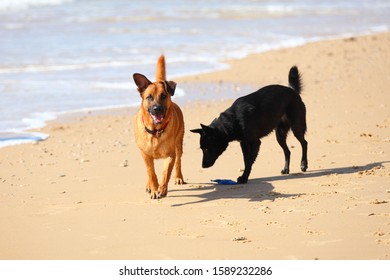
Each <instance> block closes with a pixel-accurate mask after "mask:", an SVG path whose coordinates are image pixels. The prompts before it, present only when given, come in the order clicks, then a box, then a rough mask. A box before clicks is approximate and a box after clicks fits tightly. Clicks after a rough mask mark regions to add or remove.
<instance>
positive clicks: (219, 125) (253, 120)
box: [193, 66, 307, 183]
mask: <svg viewBox="0 0 390 280" xmlns="http://www.w3.org/2000/svg"><path fill="white" fill-rule="evenodd" d="M288 80H289V84H290V87H286V86H282V85H270V86H266V87H263V88H261V89H259V90H258V91H256V92H253V93H251V94H248V95H246V96H243V97H240V98H238V99H237V100H236V101H235V102H234V103H233V104H232V106H231V107H230V108H228V109H227V110H226V111H225V112H223V113H221V115H220V116H219V117H218V118H217V119H215V120H214V121H213V122H212V123H211V124H210V125H209V126H203V125H202V129H201V130H193V132H198V133H201V148H202V143H203V148H202V150H203V152H204V158H203V162H204V163H205V162H206V163H207V162H209V163H211V165H212V164H213V163H214V162H215V160H216V159H217V158H218V156H219V155H220V154H221V153H222V152H223V151H224V150H225V149H226V147H227V143H228V142H230V141H233V140H238V141H240V145H241V149H242V152H243V155H244V162H245V171H244V173H243V175H242V176H241V177H239V178H238V179H237V180H238V182H239V183H246V182H247V180H248V176H249V174H250V171H251V168H252V164H253V162H254V161H255V159H256V157H257V154H258V152H259V148H260V143H261V142H260V138H262V137H264V136H266V135H268V134H269V133H271V132H272V131H273V130H276V138H277V140H278V143H279V144H280V146H281V147H282V149H283V151H284V155H285V166H284V168H283V170H282V173H283V174H288V173H289V164H290V151H289V149H288V147H287V144H286V138H287V133H288V132H289V130H290V129H291V130H292V131H293V133H294V135H295V137H296V138H297V139H298V141H299V142H300V143H301V145H302V160H301V169H302V171H306V169H307V142H306V140H305V138H304V135H305V132H306V109H305V105H304V103H303V101H302V99H301V97H300V92H301V89H302V83H301V78H300V75H299V72H298V69H297V68H296V67H295V66H294V67H292V68H291V69H290V72H289V77H288ZM210 134H212V137H210ZM202 135H203V136H202ZM202 137H203V141H202ZM208 138H210V139H214V143H212V141H207V139H208ZM215 139H216V141H215ZM204 150H207V152H206V153H205V151H204ZM214 150H215V151H216V152H213V151H214ZM207 157H213V158H212V159H210V160H208V159H207ZM207 165H209V166H211V165H210V164H207ZM206 167H207V166H206Z"/></svg>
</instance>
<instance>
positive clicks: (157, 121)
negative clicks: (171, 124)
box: [152, 114, 164, 124]
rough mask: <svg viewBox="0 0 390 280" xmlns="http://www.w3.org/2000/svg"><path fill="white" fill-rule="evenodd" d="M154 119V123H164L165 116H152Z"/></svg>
mask: <svg viewBox="0 0 390 280" xmlns="http://www.w3.org/2000/svg"><path fill="white" fill-rule="evenodd" d="M152 118H153V121H154V123H156V124H159V123H161V122H162V121H163V119H164V115H162V114H161V115H160V114H156V115H152Z"/></svg>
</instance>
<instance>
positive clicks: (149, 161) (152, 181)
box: [142, 153, 158, 199]
mask: <svg viewBox="0 0 390 280" xmlns="http://www.w3.org/2000/svg"><path fill="white" fill-rule="evenodd" d="M142 157H143V159H144V162H145V166H146V172H147V174H148V182H147V183H146V191H147V192H148V193H150V198H152V199H156V198H158V181H157V176H156V171H155V170H154V160H153V158H152V157H151V156H149V155H147V154H145V153H142Z"/></svg>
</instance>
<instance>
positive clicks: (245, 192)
mask: <svg viewBox="0 0 390 280" xmlns="http://www.w3.org/2000/svg"><path fill="white" fill-rule="evenodd" d="M388 162H390V161H384V162H375V163H370V164H366V165H364V166H350V167H339V168H333V169H332V168H330V169H322V170H314V171H308V172H306V173H296V174H290V175H287V176H286V175H279V176H273V177H264V178H258V179H251V180H249V181H248V183H247V184H242V185H241V184H237V185H219V184H204V183H198V184H196V183H190V184H191V185H201V186H200V187H197V188H196V187H191V188H180V189H176V190H171V191H170V192H169V196H170V197H194V198H198V199H199V200H197V201H192V202H186V203H181V204H173V205H172V207H178V206H184V205H190V204H197V203H203V202H210V201H215V200H219V199H237V198H244V199H248V200H249V201H257V202H260V201H264V200H271V201H273V200H275V199H278V198H289V197H290V198H291V197H299V196H301V195H303V194H302V193H294V194H282V193H278V192H274V191H273V189H274V187H273V185H272V182H275V181H280V180H294V179H309V178H316V177H322V176H327V175H330V174H338V175H339V174H353V173H357V172H361V171H366V170H370V169H373V168H375V167H382V166H383V164H384V163H388ZM199 190H204V192H203V193H202V194H193V195H192V194H191V195H180V194H176V193H180V192H183V191H186V192H188V191H199Z"/></svg>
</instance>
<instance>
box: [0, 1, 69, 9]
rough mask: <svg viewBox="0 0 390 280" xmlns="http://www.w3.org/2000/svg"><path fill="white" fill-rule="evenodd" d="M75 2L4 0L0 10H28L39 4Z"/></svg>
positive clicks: (0, 3)
mask: <svg viewBox="0 0 390 280" xmlns="http://www.w3.org/2000/svg"><path fill="white" fill-rule="evenodd" d="M70 2H73V0H2V1H1V2H0V11H18V10H26V9H28V8H32V7H38V6H53V5H61V4H65V3H70Z"/></svg>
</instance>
